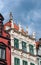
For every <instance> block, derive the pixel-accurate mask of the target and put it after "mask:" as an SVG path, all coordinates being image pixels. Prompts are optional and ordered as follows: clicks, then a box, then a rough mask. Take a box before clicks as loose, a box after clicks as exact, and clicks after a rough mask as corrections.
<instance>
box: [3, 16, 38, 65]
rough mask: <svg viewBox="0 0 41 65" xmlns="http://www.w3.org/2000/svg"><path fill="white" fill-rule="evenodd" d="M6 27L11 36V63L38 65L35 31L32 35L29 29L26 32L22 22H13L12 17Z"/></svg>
mask: <svg viewBox="0 0 41 65" xmlns="http://www.w3.org/2000/svg"><path fill="white" fill-rule="evenodd" d="M4 28H5V30H6V31H7V32H9V34H10V38H11V65H38V61H37V56H36V55H37V53H36V43H35V35H34V33H33V36H32V37H30V35H28V29H26V32H24V30H23V29H22V28H21V25H20V24H19V25H16V24H15V23H13V19H12V17H11V18H10V21H9V22H7V23H6V24H5V25H4Z"/></svg>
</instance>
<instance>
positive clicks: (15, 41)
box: [14, 38, 19, 48]
mask: <svg viewBox="0 0 41 65" xmlns="http://www.w3.org/2000/svg"><path fill="white" fill-rule="evenodd" d="M14 47H15V48H19V40H18V39H16V38H14Z"/></svg>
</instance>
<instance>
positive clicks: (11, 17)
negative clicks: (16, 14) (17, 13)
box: [10, 12, 13, 20]
mask: <svg viewBox="0 0 41 65" xmlns="http://www.w3.org/2000/svg"><path fill="white" fill-rule="evenodd" d="M12 19H13V16H12V12H10V20H12Z"/></svg>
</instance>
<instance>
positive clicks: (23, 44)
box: [22, 41, 27, 51]
mask: <svg viewBox="0 0 41 65" xmlns="http://www.w3.org/2000/svg"><path fill="white" fill-rule="evenodd" d="M22 49H23V50H24V51H27V48H26V43H25V42H23V41H22Z"/></svg>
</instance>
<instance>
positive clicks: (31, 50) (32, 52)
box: [29, 44, 34, 54]
mask: <svg viewBox="0 0 41 65" xmlns="http://www.w3.org/2000/svg"><path fill="white" fill-rule="evenodd" d="M29 50H30V53H31V54H34V48H33V46H32V45H31V44H29Z"/></svg>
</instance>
